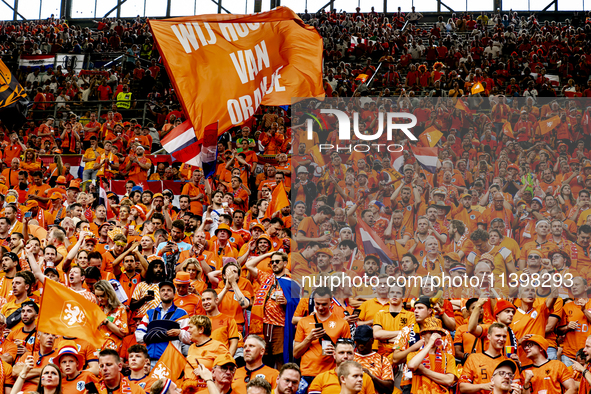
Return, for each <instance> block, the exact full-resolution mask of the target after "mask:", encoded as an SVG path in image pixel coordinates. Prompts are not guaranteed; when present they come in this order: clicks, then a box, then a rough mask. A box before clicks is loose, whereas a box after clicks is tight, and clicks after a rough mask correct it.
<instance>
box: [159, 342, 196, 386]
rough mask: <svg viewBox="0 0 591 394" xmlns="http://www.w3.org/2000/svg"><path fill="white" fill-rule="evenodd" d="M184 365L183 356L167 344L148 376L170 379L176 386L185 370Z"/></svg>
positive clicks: (171, 345) (184, 359)
mask: <svg viewBox="0 0 591 394" xmlns="http://www.w3.org/2000/svg"><path fill="white" fill-rule="evenodd" d="M186 364H187V359H186V358H185V356H183V355H182V354H181V352H179V351H178V349H177V348H176V347H174V345H173V344H172V343H170V342H169V343H168V346H166V349H165V350H164V353H162V356H161V357H160V359H159V360H158V362H157V363H156V365H154V368H153V369H152V372H150V376H151V377H152V378H154V379H170V380H172V381H173V382H174V383H175V384H176V383H177V380H178V378H180V376H181V374H182V373H183V371H184V370H185V365H186ZM190 378H193V376H190Z"/></svg>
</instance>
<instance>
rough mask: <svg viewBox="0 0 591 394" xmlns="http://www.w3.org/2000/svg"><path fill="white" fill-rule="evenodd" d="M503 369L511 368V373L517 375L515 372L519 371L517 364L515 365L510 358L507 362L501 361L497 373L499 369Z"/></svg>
mask: <svg viewBox="0 0 591 394" xmlns="http://www.w3.org/2000/svg"><path fill="white" fill-rule="evenodd" d="M502 367H509V368H511V372H512V373H515V371H517V364H515V361H513V360H511V359H510V358H508V359H507V360H503V361H501V362H500V363H499V364H498V365H497V366H496V367H495V371H494V372H496V371H497V369H500V368H502Z"/></svg>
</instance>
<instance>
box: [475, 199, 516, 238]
mask: <svg viewBox="0 0 591 394" xmlns="http://www.w3.org/2000/svg"><path fill="white" fill-rule="evenodd" d="M495 218H500V219H503V221H504V222H505V225H507V226H513V224H515V217H514V216H513V212H512V207H511V205H510V204H509V203H508V202H506V201H505V198H504V197H503V195H502V194H501V193H495V194H494V195H493V204H492V207H489V208H487V209H485V210H484V212H483V213H482V216H480V220H478V226H479V228H481V229H483V230H485V229H487V228H488V227H489V226H490V223H491V221H492V220H493V219H495ZM506 235H507V236H511V232H510V231H507V233H506Z"/></svg>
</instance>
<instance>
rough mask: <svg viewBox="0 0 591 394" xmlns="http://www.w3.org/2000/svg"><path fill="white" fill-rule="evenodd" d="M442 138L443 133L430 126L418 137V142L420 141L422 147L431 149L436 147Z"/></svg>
mask: <svg viewBox="0 0 591 394" xmlns="http://www.w3.org/2000/svg"><path fill="white" fill-rule="evenodd" d="M442 136H443V133H442V132H441V131H439V130H437V129H436V128H435V127H433V126H431V127H429V128H428V129H427V130H425V131H423V132H422V133H421V135H419V141H421V142H422V143H423V145H425V146H428V147H430V148H433V147H434V146H435V145H437V143H438V142H439V140H440V139H441V137H442Z"/></svg>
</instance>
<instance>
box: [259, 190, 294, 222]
mask: <svg viewBox="0 0 591 394" xmlns="http://www.w3.org/2000/svg"><path fill="white" fill-rule="evenodd" d="M272 196H273V197H272V198H271V203H270V204H269V206H268V207H267V212H266V213H265V216H266V217H268V218H271V216H273V214H274V213H275V212H279V211H280V210H281V208H284V207H288V206H289V198H288V197H287V193H286V192H285V187H284V186H283V182H279V183H278V184H277V186H275V189H274V190H273V195H272Z"/></svg>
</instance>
